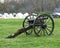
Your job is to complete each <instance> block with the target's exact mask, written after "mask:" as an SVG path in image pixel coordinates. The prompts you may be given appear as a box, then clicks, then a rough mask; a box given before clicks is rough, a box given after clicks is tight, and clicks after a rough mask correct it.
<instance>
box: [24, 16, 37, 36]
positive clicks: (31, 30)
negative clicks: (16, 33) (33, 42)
mask: <svg viewBox="0 0 60 48" xmlns="http://www.w3.org/2000/svg"><path fill="white" fill-rule="evenodd" d="M34 19H36V15H29V16H27V17H26V18H25V19H24V21H23V28H27V27H28V26H30V25H33V23H34V21H33V20H34ZM30 21H32V22H31V23H29V22H30ZM32 32H33V28H32V29H29V30H27V31H26V32H25V33H26V35H30V34H31V33H32Z"/></svg>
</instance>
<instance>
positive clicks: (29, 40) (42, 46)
mask: <svg viewBox="0 0 60 48" xmlns="http://www.w3.org/2000/svg"><path fill="white" fill-rule="evenodd" d="M22 21H23V20H19V19H0V48H60V19H54V21H55V29H54V32H53V34H54V35H51V36H41V37H36V36H35V35H34V34H32V35H29V36H26V35H25V34H21V35H19V36H17V37H16V38H13V39H6V37H7V36H8V35H10V34H12V33H14V32H16V31H17V30H18V29H19V28H21V27H22Z"/></svg>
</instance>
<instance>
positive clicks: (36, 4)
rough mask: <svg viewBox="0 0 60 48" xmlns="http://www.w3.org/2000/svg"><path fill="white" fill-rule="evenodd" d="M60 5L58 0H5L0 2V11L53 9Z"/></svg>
mask: <svg viewBox="0 0 60 48" xmlns="http://www.w3.org/2000/svg"><path fill="white" fill-rule="evenodd" d="M57 7H60V0H10V1H9V0H5V2H4V4H1V3H0V12H1V13H3V12H8V13H10V12H33V11H53V10H54V9H55V8H57Z"/></svg>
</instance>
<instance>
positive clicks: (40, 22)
mask: <svg viewBox="0 0 60 48" xmlns="http://www.w3.org/2000/svg"><path fill="white" fill-rule="evenodd" d="M33 29H34V33H35V34H36V35H37V36H40V35H42V34H43V35H51V34H52V33H53V30H54V21H53V18H52V17H51V16H50V15H47V14H43V15H39V16H38V17H37V18H36V19H35V21H34V26H33Z"/></svg>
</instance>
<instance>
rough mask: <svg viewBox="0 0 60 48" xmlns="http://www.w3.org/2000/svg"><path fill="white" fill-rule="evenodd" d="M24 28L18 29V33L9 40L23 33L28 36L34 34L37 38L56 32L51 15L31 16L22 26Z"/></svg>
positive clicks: (10, 36)
mask: <svg viewBox="0 0 60 48" xmlns="http://www.w3.org/2000/svg"><path fill="white" fill-rule="evenodd" d="M22 26H23V28H21V29H18V31H17V32H16V33H14V34H12V35H9V36H8V37H7V38H14V37H16V36H18V35H19V34H21V33H26V35H30V34H32V32H34V33H35V34H36V36H41V35H48V36H49V35H51V34H52V33H53V31H54V20H53V18H52V17H51V16H50V15H47V14H42V15H33V14H32V15H29V16H27V17H26V18H25V19H24V21H23V24H22Z"/></svg>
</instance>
